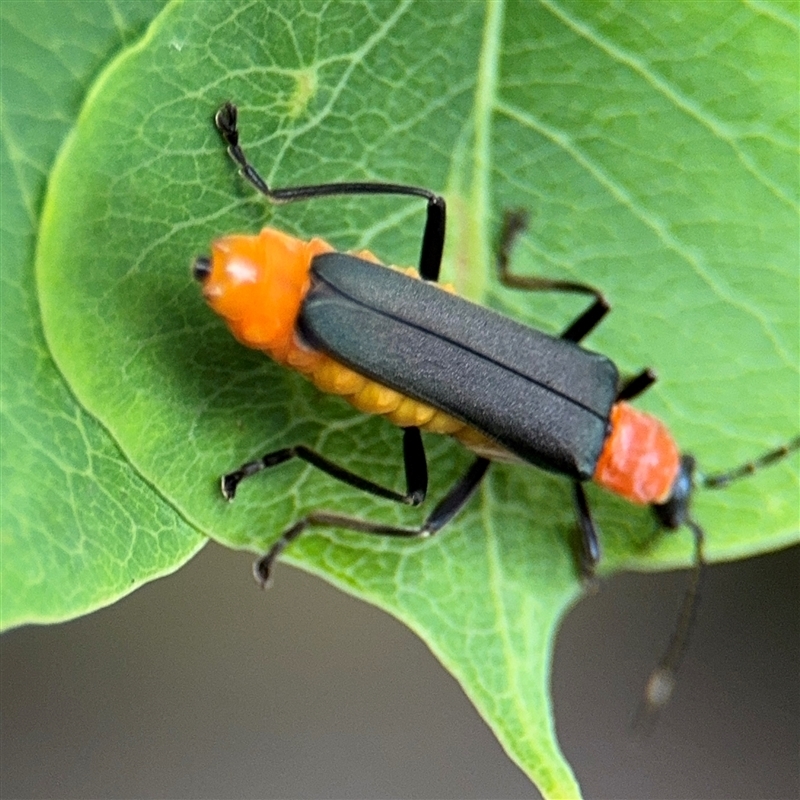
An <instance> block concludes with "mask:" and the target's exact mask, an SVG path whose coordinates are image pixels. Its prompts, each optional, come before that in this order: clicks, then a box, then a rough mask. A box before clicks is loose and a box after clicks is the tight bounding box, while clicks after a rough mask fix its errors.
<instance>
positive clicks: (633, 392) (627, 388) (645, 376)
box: [617, 369, 656, 400]
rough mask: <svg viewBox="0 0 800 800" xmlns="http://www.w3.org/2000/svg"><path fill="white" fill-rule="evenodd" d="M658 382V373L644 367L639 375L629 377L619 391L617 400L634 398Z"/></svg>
mask: <svg viewBox="0 0 800 800" xmlns="http://www.w3.org/2000/svg"><path fill="white" fill-rule="evenodd" d="M655 382H656V374H655V372H653V370H651V369H643V370H642V371H641V372H640V373H639V374H638V375H634V376H633V377H632V378H627V379H626V380H625V381H623V383H622V385H621V386H620V387H619V391H617V400H633V398H634V397H638V396H639V395H640V394H642V392H645V391H647V390H648V389H649V388H650V387H651V386H652V385H653V384H654V383H655Z"/></svg>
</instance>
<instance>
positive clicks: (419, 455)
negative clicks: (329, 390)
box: [222, 427, 428, 506]
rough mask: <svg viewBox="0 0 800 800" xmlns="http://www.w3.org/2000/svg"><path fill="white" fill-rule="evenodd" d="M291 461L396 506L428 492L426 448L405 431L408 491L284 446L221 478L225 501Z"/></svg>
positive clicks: (298, 447) (417, 437) (310, 452)
mask: <svg viewBox="0 0 800 800" xmlns="http://www.w3.org/2000/svg"><path fill="white" fill-rule="evenodd" d="M292 458H299V459H301V460H302V461H305V462H306V463H307V464H311V465H312V466H314V467H316V468H317V469H320V470H322V471H323V472H325V473H327V474H328V475H330V476H331V477H332V478H336V480H339V481H342V483H346V484H347V485H348V486H352V487H353V488H355V489H361V490H362V491H364V492H368V493H369V494H373V495H375V496H376V497H383V498H385V499H387V500H394V501H395V502H396V503H403V504H405V505H411V506H418V505H419V504H420V503H421V502H422V501H423V500H424V499H425V495H426V494H427V491H428V464H427V460H426V458H425V447H424V446H423V444H422V436H421V435H420V432H419V428H414V427H411V428H404V429H403V465H404V468H405V476H406V492H405V494H400V493H399V492H395V491H393V490H392V489H387V488H386V487H385V486H381V485H380V484H378V483H374V482H373V481H370V480H368V479H367V478H362V477H361V476H360V475H356V474H355V473H354V472H351V471H350V470H348V469H345V468H344V467H340V466H339V465H338V464H334V463H333V462H332V461H329V460H328V459H327V458H325V457H324V456H321V455H320V454H319V453H317V452H315V451H314V450H311V449H310V448H308V447H305V446H304V445H302V444H301V445H296V446H295V447H284V448H281V449H280V450H273V451H272V452H270V453H267V454H266V455H263V456H262V457H261V458H258V459H256V460H255V461H248V462H247V463H246V464H242V466H241V467H239V468H238V469H236V470H234V471H233V472H229V473H228V474H227V475H223V476H222V494H223V495H224V497H225V499H226V500H233V499H234V497H235V496H236V489H237V487H238V486H239V484H240V483H241V482H242V481H243V480H244V479H245V478H249V477H250V476H252V475H255V474H256V473H258V472H261V471H262V470H264V469H270V468H271V467H277V466H278V465H279V464H283V463H284V462H285V461H289V460H290V459H292Z"/></svg>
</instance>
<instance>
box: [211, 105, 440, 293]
mask: <svg viewBox="0 0 800 800" xmlns="http://www.w3.org/2000/svg"><path fill="white" fill-rule="evenodd" d="M237 117H238V111H237V109H236V106H235V105H233V103H225V105H223V106H222V108H220V109H219V111H217V113H216V115H215V116H214V124H215V125H216V126H217V130H218V131H219V132H220V134H221V136H222V138H223V139H224V140H225V144H227V146H228V153H229V154H230V157H231V158H232V159H233V160H234V161H235V162H236V163H237V164H238V165H239V168H240V169H241V171H242V175H243V176H244V178H245V179H246V180H247V181H249V182H250V184H252V186H253V187H255V189H257V190H258V191H259V192H260V193H261V194H263V195H264V197H266V198H267V199H268V200H269V201H270V202H271V203H293V202H295V201H297V200H309V199H311V198H314V197H330V196H332V195H343V194H344V195H347V194H398V195H406V196H410V197H422V198H424V199H425V200H427V201H428V214H427V219H426V222H425V232H424V234H423V236H422V248H421V251H420V256H419V274H420V276H421V277H422V278H423V279H424V280H426V281H437V280H438V279H439V269H440V267H441V263H442V251H443V250H444V235H445V222H446V207H445V201H444V198H443V197H441V195H438V194H436V193H435V192H432V191H430V190H429V189H423V188H422V187H419V186H405V185H403V184H398V183H323V184H318V185H315V186H293V187H290V188H286V189H271V188H270V187H269V185H268V184H267V182H266V181H265V180H264V179H263V178H262V177H261V175H259V174H258V172H257V171H256V169H255V167H253V165H252V164H251V163H250V162H249V161H248V160H247V156H246V155H245V154H244V151H243V150H242V148H241V146H240V145H239V129H238V127H237Z"/></svg>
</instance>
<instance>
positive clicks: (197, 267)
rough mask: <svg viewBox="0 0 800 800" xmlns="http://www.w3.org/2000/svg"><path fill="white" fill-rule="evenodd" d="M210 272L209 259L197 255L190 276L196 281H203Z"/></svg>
mask: <svg viewBox="0 0 800 800" xmlns="http://www.w3.org/2000/svg"><path fill="white" fill-rule="evenodd" d="M210 274H211V259H210V258H209V257H208V256H197V258H196V259H195V262H194V264H193V265H192V277H193V278H194V279H195V280H196V281H197V282H198V283H203V282H204V281H205V279H206V278H207V277H208V276H209V275H210Z"/></svg>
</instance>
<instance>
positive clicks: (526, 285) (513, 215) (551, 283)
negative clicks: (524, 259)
mask: <svg viewBox="0 0 800 800" xmlns="http://www.w3.org/2000/svg"><path fill="white" fill-rule="evenodd" d="M527 227H528V214H527V212H526V211H522V210H519V209H517V210H515V211H507V212H506V213H505V215H504V217H503V227H502V230H501V232H500V243H499V246H498V250H497V269H498V271H499V273H500V282H501V283H502V284H503V285H504V286H508V287H510V288H512V289H525V290H526V291H531V292H569V293H572V294H588V295H591V296H592V297H594V302H593V303H592V305H590V306H589V308H587V309H586V310H585V311H584V312H583V313H582V314H581V315H580V316H579V317H578V318H577V319H576V320H575V321H574V322H572V323H571V324H570V325H569V326H568V327H567V328H566V330H565V331H564V332H563V333H562V334H561V338H562V339H567V340H568V341H570V342H580V340H581V339H583V337H584V336H586V335H587V334H589V333H590V332H591V331H592V330H593V329H594V328H595V327H596V326H597V324H598V323H599V322H600V320H601V319H603V317H604V316H605V315H606V314H607V313H608V311H609V309H610V308H611V306H610V305H609V304H608V301H607V300H606V299H605V297H604V296H603V294H602V292H601V291H600V290H599V289H595V288H594V287H593V286H589V285H588V284H585V283H574V282H572V281H556V280H550V279H548V278H538V277H535V276H523V275H514V274H513V273H512V272H511V270H510V269H509V261H510V260H511V250H512V248H513V246H514V243H515V241H516V239H517V237H518V236H519V235H520V234H521V233H522V232H523V231H524V230H525V229H526V228H527Z"/></svg>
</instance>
